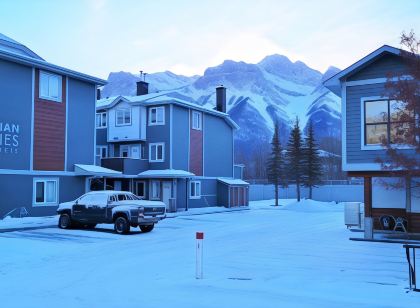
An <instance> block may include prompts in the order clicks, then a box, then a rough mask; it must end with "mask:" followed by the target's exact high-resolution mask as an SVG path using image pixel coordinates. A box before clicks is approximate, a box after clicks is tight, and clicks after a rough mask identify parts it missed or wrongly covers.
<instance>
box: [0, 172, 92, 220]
mask: <svg viewBox="0 0 420 308" xmlns="http://www.w3.org/2000/svg"><path fill="white" fill-rule="evenodd" d="M34 178H40V179H41V178H42V179H58V180H59V199H58V201H59V203H60V202H67V201H71V200H75V199H76V198H78V197H80V196H81V195H82V194H84V193H85V179H86V178H85V177H75V176H39V175H37V176H35V175H0V195H1V196H4V198H2V202H1V206H0V217H2V216H3V215H5V214H6V213H8V212H9V211H11V210H13V209H15V208H17V207H25V208H26V210H27V211H28V212H29V215H30V216H45V215H55V214H56V209H57V206H33V193H34V192H33V180H34ZM13 192H18V193H13Z"/></svg>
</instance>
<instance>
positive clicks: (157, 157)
mask: <svg viewBox="0 0 420 308" xmlns="http://www.w3.org/2000/svg"><path fill="white" fill-rule="evenodd" d="M164 157H165V144H164V143H150V144H149V162H163V161H164V160H165V159H164Z"/></svg>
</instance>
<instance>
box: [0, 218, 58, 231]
mask: <svg viewBox="0 0 420 308" xmlns="http://www.w3.org/2000/svg"><path fill="white" fill-rule="evenodd" d="M57 224H58V215H55V216H46V217H23V218H11V217H6V218H5V219H3V220H0V230H2V229H15V228H34V227H44V226H52V225H57Z"/></svg>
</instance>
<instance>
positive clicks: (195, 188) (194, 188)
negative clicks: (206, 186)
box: [190, 181, 201, 199]
mask: <svg viewBox="0 0 420 308" xmlns="http://www.w3.org/2000/svg"><path fill="white" fill-rule="evenodd" d="M200 198H201V182H200V181H191V182H190V199H200Z"/></svg>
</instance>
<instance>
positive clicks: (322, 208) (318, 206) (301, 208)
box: [250, 199, 344, 212]
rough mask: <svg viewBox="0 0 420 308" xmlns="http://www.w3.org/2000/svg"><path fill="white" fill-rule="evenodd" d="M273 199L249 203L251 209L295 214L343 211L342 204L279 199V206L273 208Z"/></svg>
mask: <svg viewBox="0 0 420 308" xmlns="http://www.w3.org/2000/svg"><path fill="white" fill-rule="evenodd" d="M274 204H275V199H271V200H261V201H252V202H250V207H251V208H252V209H274V210H290V211H296V212H336V211H338V212H340V211H343V209H344V203H336V202H334V201H333V202H323V201H315V200H311V199H301V201H300V202H297V200H296V199H279V206H278V207H276V206H274Z"/></svg>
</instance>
